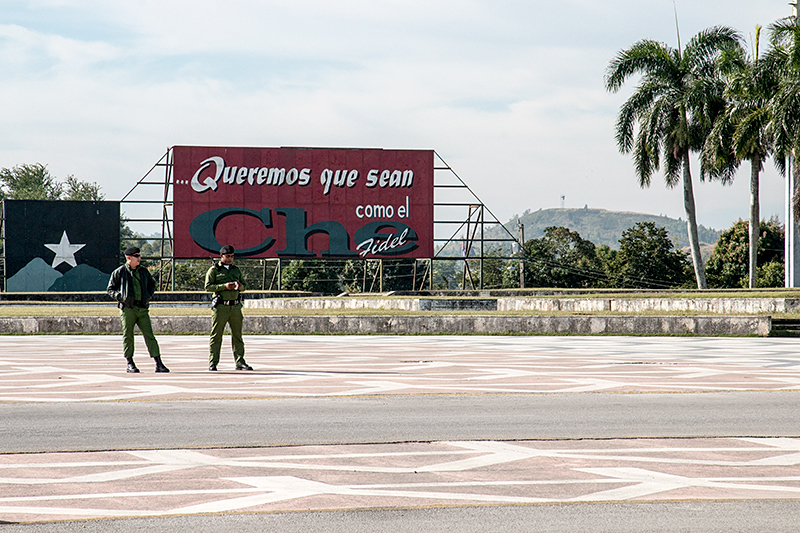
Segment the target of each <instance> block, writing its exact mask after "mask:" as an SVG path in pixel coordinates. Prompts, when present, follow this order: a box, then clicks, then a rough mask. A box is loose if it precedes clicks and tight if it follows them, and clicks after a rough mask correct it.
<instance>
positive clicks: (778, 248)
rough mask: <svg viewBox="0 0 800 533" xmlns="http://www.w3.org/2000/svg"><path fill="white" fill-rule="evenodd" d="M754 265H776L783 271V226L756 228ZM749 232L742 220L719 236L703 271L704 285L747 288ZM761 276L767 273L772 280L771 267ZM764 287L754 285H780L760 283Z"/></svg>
mask: <svg viewBox="0 0 800 533" xmlns="http://www.w3.org/2000/svg"><path fill="white" fill-rule="evenodd" d="M759 227H760V234H759V236H758V248H757V250H756V252H757V254H756V255H757V264H758V265H761V266H762V268H763V267H765V266H766V265H768V264H771V263H779V264H780V265H781V269H782V268H783V226H781V225H780V224H779V223H778V222H777V221H776V220H769V221H767V222H764V221H762V222H761V223H760V225H759ZM749 248H750V244H749V231H748V223H747V222H745V221H742V220H739V221H738V222H736V223H734V224H733V226H731V227H730V228H728V229H727V230H725V231H723V232H722V233H720V236H719V241H717V245H716V246H715V247H714V251H713V252H712V253H711V257H709V258H708V262H707V263H706V272H707V273H708V283H709V285H710V286H711V287H719V288H738V287H747V286H749V283H748V278H749V275H748V259H747V258H748V257H749V255H750V254H749ZM761 272H762V273H769V275H770V278H774V267H769V268H768V269H767V270H766V271H764V270H761ZM764 282H765V283H768V285H764V284H762V283H759V285H757V286H782V285H783V275H782V274H781V281H780V284H778V285H774V283H775V282H774V279H770V280H769V281H767V280H764Z"/></svg>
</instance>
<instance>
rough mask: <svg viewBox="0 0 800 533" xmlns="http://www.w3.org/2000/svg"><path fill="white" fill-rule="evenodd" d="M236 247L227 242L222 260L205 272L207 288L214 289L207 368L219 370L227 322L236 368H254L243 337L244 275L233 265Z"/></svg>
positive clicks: (222, 249)
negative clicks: (247, 355) (248, 357)
mask: <svg viewBox="0 0 800 533" xmlns="http://www.w3.org/2000/svg"><path fill="white" fill-rule="evenodd" d="M233 253H234V250H233V246H229V245H225V246H223V247H222V248H221V249H220V251H219V255H220V258H219V263H215V264H214V265H213V266H212V267H211V268H209V269H208V272H207V273H206V291H208V292H214V293H216V295H215V296H214V300H213V301H214V304H213V305H212V310H211V338H210V339H209V342H208V349H209V354H208V369H209V370H211V371H212V372H216V370H217V365H218V364H219V352H220V349H221V348H222V334H223V332H224V331H225V324H230V326H231V344H232V345H233V359H234V362H235V363H236V370H253V367H251V366H250V365H248V364H247V363H246V362H245V360H244V339H243V338H242V323H243V321H244V319H243V317H242V300H241V297H240V295H241V293H242V292H244V278H243V277H242V271H241V270H239V268H238V267H237V266H236V265H234V264H233Z"/></svg>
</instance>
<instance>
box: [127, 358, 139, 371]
mask: <svg viewBox="0 0 800 533" xmlns="http://www.w3.org/2000/svg"><path fill="white" fill-rule="evenodd" d="M128 373H129V374H138V373H139V369H138V368H136V365H135V364H133V359H128Z"/></svg>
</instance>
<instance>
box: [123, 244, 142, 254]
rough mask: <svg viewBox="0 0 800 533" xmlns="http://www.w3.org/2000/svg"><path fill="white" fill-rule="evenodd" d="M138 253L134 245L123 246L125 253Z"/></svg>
mask: <svg viewBox="0 0 800 533" xmlns="http://www.w3.org/2000/svg"><path fill="white" fill-rule="evenodd" d="M138 253H139V249H138V248H137V247H136V246H128V247H127V248H125V255H133V254H138Z"/></svg>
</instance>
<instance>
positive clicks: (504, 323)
mask: <svg viewBox="0 0 800 533" xmlns="http://www.w3.org/2000/svg"><path fill="white" fill-rule="evenodd" d="M152 323H153V329H154V330H155V331H156V332H157V333H162V334H165V333H189V334H193V333H194V334H201V333H202V334H205V333H208V331H209V330H210V328H211V318H210V316H189V317H185V316H184V317H152ZM771 329H772V318H771V317H769V316H572V315H571V316H540V315H539V316H537V315H390V316H329V315H326V316H247V317H245V321H244V330H245V331H246V332H248V333H255V334H293V333H300V334H309V333H322V334H352V335H366V334H381V335H394V334H399V335H415V334H434V335H435V334H459V335H464V334H476V335H492V334H506V335H508V334H522V335H528V334H545V335H546V334H551V335H552V334H574V335H603V334H605V335H622V334H624V335H759V336H766V335H769V333H770V331H771ZM120 332H121V324H120V320H119V318H118V317H91V316H85V317H20V318H11V317H0V333H4V334H37V333H38V334H48V333H90V334H102V333H120Z"/></svg>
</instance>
